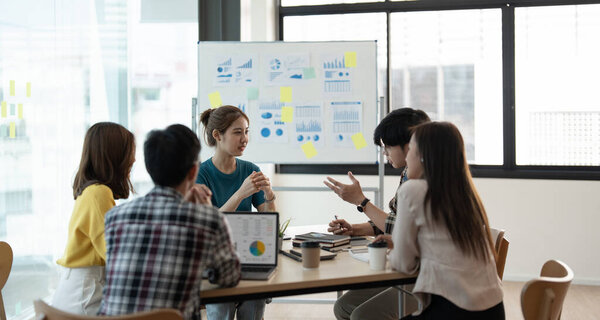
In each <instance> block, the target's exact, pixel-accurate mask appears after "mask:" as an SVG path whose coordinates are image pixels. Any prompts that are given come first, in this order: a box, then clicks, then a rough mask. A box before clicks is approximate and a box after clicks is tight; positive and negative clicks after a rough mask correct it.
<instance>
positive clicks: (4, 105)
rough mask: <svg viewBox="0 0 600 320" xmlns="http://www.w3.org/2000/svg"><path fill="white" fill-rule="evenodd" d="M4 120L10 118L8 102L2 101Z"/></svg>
mask: <svg viewBox="0 0 600 320" xmlns="http://www.w3.org/2000/svg"><path fill="white" fill-rule="evenodd" d="M1 116H2V118H6V117H7V116H8V107H7V106H6V101H2V114H1Z"/></svg>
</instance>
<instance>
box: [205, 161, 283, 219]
mask: <svg viewBox="0 0 600 320" xmlns="http://www.w3.org/2000/svg"><path fill="white" fill-rule="evenodd" d="M215 158H216V154H215V157H212V158H210V159H208V160H206V161H204V162H203V163H202V165H200V170H199V171H198V179H196V183H199V184H205V185H206V186H207V187H208V188H209V189H210V190H211V191H212V194H213V195H212V198H211V200H212V204H213V205H214V206H216V207H219V208H221V207H223V205H225V204H226V203H227V201H228V200H229V199H231V198H232V196H233V195H234V194H235V193H236V192H237V191H238V190H240V187H241V186H242V184H243V182H244V180H246V178H247V177H250V176H251V175H252V174H253V173H254V174H255V175H256V173H260V174H262V172H260V169H259V168H258V166H257V165H255V164H254V163H252V162H249V161H244V160H242V159H238V158H233V159H234V160H235V166H234V167H235V169H234V170H233V172H232V173H229V174H228V173H223V172H222V171H221V170H219V169H217V167H216V166H215V164H214V163H213V161H214V160H215ZM266 179H268V178H266ZM236 202H237V201H236ZM264 203H265V192H264V191H262V190H260V191H258V192H256V193H254V194H252V195H251V196H249V197H246V198H244V199H242V200H241V201H240V202H239V205H238V206H237V208H234V209H233V210H227V211H252V206H254V207H255V208H257V209H259V208H260V206H261V205H263V204H264ZM230 205H231V207H232V208H233V206H234V203H231V204H230ZM273 209H274V208H273ZM223 211H225V210H223ZM259 211H261V210H260V209H259Z"/></svg>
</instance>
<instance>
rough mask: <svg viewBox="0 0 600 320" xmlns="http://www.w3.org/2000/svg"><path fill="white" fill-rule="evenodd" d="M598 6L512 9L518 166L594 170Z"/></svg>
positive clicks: (597, 157) (599, 100)
mask: <svg viewBox="0 0 600 320" xmlns="http://www.w3.org/2000/svg"><path fill="white" fill-rule="evenodd" d="M599 19H600V5H585V6H561V7H544V8H517V9H516V10H515V29H516V32H515V53H516V54H515V59H516V61H515V64H516V68H515V72H516V79H517V81H516V90H515V91H516V115H515V117H516V145H517V164H518V165H572V166H598V165H600V96H598V88H597V78H598V74H600V61H599V60H598V57H599V56H600V43H599V42H598V39H600V24H599V23H598V21H599Z"/></svg>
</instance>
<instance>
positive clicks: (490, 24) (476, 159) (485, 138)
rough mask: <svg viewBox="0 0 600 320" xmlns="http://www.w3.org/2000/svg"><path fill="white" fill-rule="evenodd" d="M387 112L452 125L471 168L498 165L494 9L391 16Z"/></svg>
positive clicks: (498, 40) (497, 22)
mask: <svg viewBox="0 0 600 320" xmlns="http://www.w3.org/2000/svg"><path fill="white" fill-rule="evenodd" d="M390 32H391V49H390V59H391V63H390V67H391V68H392V72H391V74H392V79H391V83H392V87H391V90H390V96H391V97H392V98H391V102H390V106H391V109H397V108H401V107H404V106H410V107H413V108H418V109H422V110H424V111H425V112H427V113H428V114H429V116H430V117H431V118H432V119H433V120H446V121H451V122H453V123H454V124H456V125H457V126H458V128H459V129H460V130H461V132H462V134H463V138H464V140H465V147H466V151H467V159H468V160H469V162H470V163H474V164H502V149H501V148H498V147H497V146H498V145H499V144H501V143H502V122H501V121H498V119H501V117H502V56H501V52H502V50H501V48H502V36H501V35H502V33H501V12H500V10H499V9H489V10H460V11H440V12H401V13H392V14H391V28H390Z"/></svg>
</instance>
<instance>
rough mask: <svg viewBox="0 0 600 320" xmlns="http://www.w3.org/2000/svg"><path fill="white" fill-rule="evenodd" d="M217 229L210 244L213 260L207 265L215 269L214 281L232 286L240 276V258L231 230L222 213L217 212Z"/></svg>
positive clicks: (225, 285) (224, 285) (221, 284)
mask: <svg viewBox="0 0 600 320" xmlns="http://www.w3.org/2000/svg"><path fill="white" fill-rule="evenodd" d="M218 224H219V227H218V229H217V230H218V231H217V232H216V234H215V241H214V242H213V244H214V245H213V246H212V254H211V255H210V256H212V257H213V260H212V261H211V263H210V264H209V267H211V268H213V269H214V270H215V271H216V274H217V278H216V283H217V284H218V285H220V286H223V287H232V286H235V285H237V284H238V282H239V281H240V278H241V270H240V269H241V266H240V259H239V258H238V256H237V254H236V253H235V249H234V248H233V241H231V236H230V235H231V231H230V229H229V225H228V224H227V221H226V220H225V217H224V216H223V215H222V214H219V219H218Z"/></svg>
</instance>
